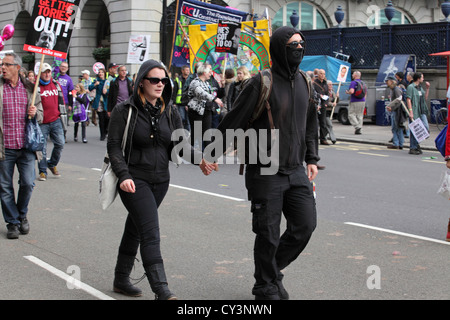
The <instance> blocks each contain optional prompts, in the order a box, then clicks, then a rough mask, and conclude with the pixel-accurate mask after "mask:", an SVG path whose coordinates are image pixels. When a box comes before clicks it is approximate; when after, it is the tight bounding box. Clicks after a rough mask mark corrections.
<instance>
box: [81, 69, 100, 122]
mask: <svg viewBox="0 0 450 320" xmlns="http://www.w3.org/2000/svg"><path fill="white" fill-rule="evenodd" d="M81 76H82V79H81V81H80V82H81V84H82V85H83V87H84V89H85V90H86V92H87V93H88V99H89V108H88V117H89V118H90V120H91V121H92V124H93V125H94V126H97V112H96V110H94V109H93V108H92V103H93V102H94V99H95V96H96V91H95V90H89V87H90V85H91V84H93V83H94V82H95V79H94V78H91V72H90V71H89V70H83V71H81ZM86 125H89V119H88V121H87V122H86Z"/></svg>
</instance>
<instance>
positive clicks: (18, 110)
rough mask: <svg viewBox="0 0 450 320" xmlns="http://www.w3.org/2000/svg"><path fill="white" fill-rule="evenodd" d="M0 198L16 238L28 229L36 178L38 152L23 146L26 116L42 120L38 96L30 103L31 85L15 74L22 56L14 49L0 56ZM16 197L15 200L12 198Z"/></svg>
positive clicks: (17, 73)
mask: <svg viewBox="0 0 450 320" xmlns="http://www.w3.org/2000/svg"><path fill="white" fill-rule="evenodd" d="M0 67H1V71H2V76H0V92H1V93H2V95H1V99H0V115H1V116H2V117H3V119H2V121H0V132H1V133H2V134H1V135H0V202H1V207H2V213H3V218H4V220H5V222H6V223H7V226H6V227H7V229H8V232H7V234H6V237H7V238H8V239H18V238H19V235H20V234H27V233H28V232H29V231H30V225H29V222H28V218H27V215H28V204H29V202H30V199H31V195H32V193H33V188H34V180H35V179H36V173H35V172H36V171H35V161H36V159H38V160H39V159H40V157H41V156H42V154H41V152H38V153H35V152H31V151H28V150H27V149H25V134H26V132H25V125H26V118H27V115H28V117H31V118H35V119H36V121H37V122H38V123H40V122H41V121H42V105H41V98H40V96H39V95H36V100H35V102H34V105H31V100H32V95H33V91H34V85H33V84H32V83H31V82H29V81H27V80H25V78H22V77H21V76H20V75H19V70H20V68H21V67H22V59H21V58H20V57H19V56H18V55H17V54H15V53H6V54H5V57H4V58H3V60H2V59H0ZM15 167H17V172H18V173H19V179H18V181H19V183H18V185H19V191H18V193H17V198H16V193H15V191H14V184H15V182H16V181H17V180H15V179H14V171H15ZM16 199H17V200H16Z"/></svg>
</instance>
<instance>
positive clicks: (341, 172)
mask: <svg viewBox="0 0 450 320" xmlns="http://www.w3.org/2000/svg"><path fill="white" fill-rule="evenodd" d="M88 132H89V134H88V139H89V143H88V144H82V143H80V142H78V143H74V142H72V141H71V136H70V135H69V136H68V140H69V142H68V144H67V145H66V148H65V150H64V154H63V158H62V161H61V164H60V165H59V166H58V168H59V170H60V171H61V173H62V177H61V178H60V179H54V178H52V177H51V176H50V177H49V179H48V180H47V181H45V182H40V181H36V188H35V191H34V193H33V198H32V202H31V205H30V214H29V220H30V225H31V231H30V234H29V235H24V236H21V237H20V238H19V240H8V239H6V228H4V227H0V248H1V250H0V261H1V262H0V283H1V286H0V299H2V300H5V299H8V300H10V299H20V300H40V299H44V300H97V299H117V300H131V299H130V298H126V297H124V296H122V295H120V294H116V293H114V292H113V291H112V281H113V273H114V266H115V259H116V254H117V248H118V245H119V241H120V237H121V234H122V231H123V226H124V221H125V218H126V212H125V210H124V208H123V206H122V204H121V202H120V200H117V201H116V202H115V203H114V204H113V205H112V206H111V208H110V209H109V210H107V211H102V210H101V208H100V206H99V204H98V201H97V197H96V194H97V187H98V183H97V179H98V175H99V173H98V171H97V170H96V169H95V168H99V167H100V165H101V161H102V157H103V155H104V153H105V145H106V143H105V142H100V141H98V135H99V134H98V128H95V127H89V128H88ZM430 152H431V151H430ZM320 154H321V156H322V159H323V160H322V161H321V164H323V165H326V167H327V168H326V170H324V171H320V175H319V177H318V178H317V181H316V185H317V186H316V191H317V207H318V227H317V229H316V231H315V233H314V235H313V237H312V239H311V242H310V244H309V245H308V246H307V248H306V250H305V251H304V252H303V253H302V255H301V256H300V257H299V259H297V260H296V261H295V262H294V263H292V264H291V265H290V266H289V267H288V268H286V270H284V273H285V281H284V282H285V286H286V288H287V290H288V291H289V293H290V295H291V299H292V300H366V299H370V300H405V299H406V300H419V299H426V300H448V299H449V298H450V296H449V293H448V279H449V276H448V274H449V270H450V269H449V267H448V266H449V262H450V261H449V254H448V252H449V251H448V250H449V249H450V248H449V243H446V242H444V241H442V240H443V239H444V238H445V231H446V230H445V229H446V223H447V222H448V204H447V202H445V200H444V199H442V198H440V197H439V196H438V195H437V194H436V190H437V187H438V184H439V182H438V180H439V179H440V174H441V172H442V162H440V165H438V163H434V162H432V161H431V160H424V159H422V157H411V156H408V155H407V153H406V152H403V153H402V152H398V151H390V150H386V148H385V147H384V148H383V147H379V146H378V147H376V146H370V145H356V144H349V143H338V144H337V145H335V146H330V147H323V148H321V149H320ZM424 156H428V154H427V153H426V154H424ZM171 172H172V180H171V184H172V186H171V188H170V189H169V192H168V195H167V197H166V199H165V200H164V202H163V204H162V205H161V207H160V224H161V235H162V243H161V246H162V252H163V257H164V261H165V265H166V271H167V276H168V279H169V283H170V286H171V289H172V290H173V291H174V292H175V293H176V294H177V295H178V296H179V298H180V299H182V300H184V301H192V300H200V301H206V300H216V301H219V300H237V301H242V300H251V299H253V296H252V295H251V287H252V285H253V281H254V280H253V257H252V254H253V253H252V251H253V250H252V247H253V234H252V232H251V215H250V212H249V203H248V202H247V201H246V191H245V188H244V184H243V182H244V180H243V177H242V176H239V175H238V165H226V166H222V167H221V168H220V171H219V172H217V173H214V174H213V175H212V176H210V177H204V176H203V175H202V174H201V172H200V170H199V169H198V168H196V167H195V166H191V165H182V166H180V167H179V168H176V167H175V166H173V165H171ZM205 192H207V193H205ZM373 227H376V228H383V230H379V229H373ZM384 229H389V230H384ZM398 232H403V233H406V234H403V233H402V234H399V233H398ZM142 274H143V268H142V266H141V265H140V264H139V263H136V268H135V270H134V272H133V275H132V276H133V277H134V278H139V277H140V276H142ZM68 275H73V277H74V278H75V279H78V280H80V281H81V283H80V282H73V278H72V279H71V278H67V276H68ZM75 285H79V286H81V287H82V288H81V289H76V288H74V286H75ZM138 286H139V287H140V288H142V289H143V291H144V296H143V297H142V298H138V299H137V300H147V299H153V295H152V293H151V292H150V289H149V285H148V282H147V280H146V279H144V280H143V281H141V282H140V283H139V284H138ZM133 300H136V299H133Z"/></svg>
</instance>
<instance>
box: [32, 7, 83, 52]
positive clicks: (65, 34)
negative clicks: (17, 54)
mask: <svg viewBox="0 0 450 320" xmlns="http://www.w3.org/2000/svg"><path fill="white" fill-rule="evenodd" d="M79 4H80V0H67V1H62V0H36V1H35V3H34V9H33V14H32V16H31V22H32V24H31V26H30V30H29V31H28V34H27V39H26V41H25V45H24V47H23V50H25V51H29V52H34V53H40V54H45V55H48V56H53V57H56V58H61V59H66V58H67V52H68V50H69V43H70V38H71V36H72V30H73V25H74V23H75V16H76V11H77V9H78V6H79Z"/></svg>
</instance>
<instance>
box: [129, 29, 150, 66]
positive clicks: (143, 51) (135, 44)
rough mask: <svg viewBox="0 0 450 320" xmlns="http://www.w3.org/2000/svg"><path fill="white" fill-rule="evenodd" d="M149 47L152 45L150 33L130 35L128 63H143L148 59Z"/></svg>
mask: <svg viewBox="0 0 450 320" xmlns="http://www.w3.org/2000/svg"><path fill="white" fill-rule="evenodd" d="M148 47H150V35H138V36H130V41H129V42H128V54H127V63H130V64H143V63H144V61H146V60H148V52H149V50H147V48H148Z"/></svg>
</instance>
